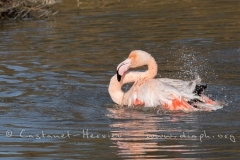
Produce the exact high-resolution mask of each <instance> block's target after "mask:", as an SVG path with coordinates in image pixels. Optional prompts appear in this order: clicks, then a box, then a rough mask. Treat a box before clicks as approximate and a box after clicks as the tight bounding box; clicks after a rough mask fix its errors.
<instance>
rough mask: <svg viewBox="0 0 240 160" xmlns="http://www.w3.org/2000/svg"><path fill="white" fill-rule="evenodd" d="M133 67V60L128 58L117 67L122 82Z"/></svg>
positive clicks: (118, 77)
mask: <svg viewBox="0 0 240 160" xmlns="http://www.w3.org/2000/svg"><path fill="white" fill-rule="evenodd" d="M130 65H131V59H130V58H128V59H126V60H125V61H123V62H122V63H120V64H119V65H118V66H117V79H118V82H120V81H121V78H122V76H123V74H124V73H125V72H126V71H127V70H128V69H129V67H130Z"/></svg>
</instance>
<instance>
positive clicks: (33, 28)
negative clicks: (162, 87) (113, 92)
mask: <svg viewBox="0 0 240 160" xmlns="http://www.w3.org/2000/svg"><path fill="white" fill-rule="evenodd" d="M239 5H240V4H239V2H238V1H225V0H220V1H201V2H200V1H195V0H193V1H184V2H180V1H174V0H171V1H167V2H159V1H154V0H152V1H134V0H133V1H128V2H125V1H122V0H121V1H117V0H116V1H113V0H112V1H111V0H109V1H104V2H101V1H98V2H97V1H96V2H95V1H94V2H93V1H92V2H90V1H84V2H83V3H82V4H81V8H79V9H78V8H77V7H76V1H73V0H72V1H68V2H63V3H62V4H59V5H58V8H59V9H60V13H59V14H58V16H56V17H55V18H54V19H52V20H35V21H32V20H24V21H22V22H15V21H8V22H6V23H5V24H4V25H3V27H2V28H0V37H1V39H0V61H1V63H0V97H1V98H0V113H1V118H0V139H1V147H0V148H1V149H0V157H1V158H2V159H32V158H33V159H41V160H42V159H161V158H165V159H167V158H196V159H201V158H203V159H216V158H225V159H226V158H233V159H239V158H240V153H239V151H240V150H239V143H240V136H239V135H240V130H239V125H240V120H239V111H240V109H239V103H238V102H239V96H240V91H239V90H240V45H239V44H240V32H239V31H240V22H239V16H240V10H239ZM135 49H142V50H145V51H147V52H149V53H151V54H152V55H153V56H154V57H155V59H156V61H157V63H158V69H159V72H158V75H157V77H169V78H181V79H184V80H190V79H192V78H194V75H195V73H198V74H199V75H200V76H201V78H202V80H203V82H204V83H207V84H208V85H209V88H208V90H207V94H208V95H209V96H211V97H212V98H213V99H217V100H220V101H222V102H224V103H225V106H224V108H223V109H220V110H217V111H213V112H196V113H182V112H177V113H171V112H159V113H157V110H146V109H145V110H144V109H132V108H124V107H119V106H116V105H115V104H114V103H113V102H112V100H111V99H110V96H109V94H108V89H107V88H108V84H109V80H110V78H111V77H112V76H113V75H114V74H115V70H116V66H117V64H118V63H119V62H121V61H122V60H124V59H125V58H126V57H127V56H128V54H129V53H130V52H131V51H132V50H135ZM144 69H146V67H143V68H141V70H144Z"/></svg>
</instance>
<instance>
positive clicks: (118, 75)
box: [117, 71, 122, 82]
mask: <svg viewBox="0 0 240 160" xmlns="http://www.w3.org/2000/svg"><path fill="white" fill-rule="evenodd" d="M121 78H122V76H121V75H120V74H118V71H117V80H118V82H120V81H121Z"/></svg>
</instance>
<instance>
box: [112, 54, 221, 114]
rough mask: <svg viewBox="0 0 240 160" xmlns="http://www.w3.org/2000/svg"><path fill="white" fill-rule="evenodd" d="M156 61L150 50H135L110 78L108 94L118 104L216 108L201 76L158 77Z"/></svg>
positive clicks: (174, 107)
mask: <svg viewBox="0 0 240 160" xmlns="http://www.w3.org/2000/svg"><path fill="white" fill-rule="evenodd" d="M143 65H148V70H147V71H145V72H136V71H135V72H133V71H132V72H129V71H128V69H129V68H136V67H140V66H143ZM157 68H158V66H157V63H156V61H155V59H154V58H153V57H152V56H151V55H150V54H149V53H147V52H145V51H141V50H135V51H132V52H131V53H130V55H129V57H128V58H127V59H126V60H125V61H123V62H122V63H120V64H119V65H118V66H117V74H116V75H114V76H113V77H112V78H111V81H110V84H109V88H108V91H109V94H110V96H111V98H112V100H113V101H114V102H115V103H117V104H118V105H128V106H144V107H156V106H163V107H164V108H166V109H168V110H184V111H197V110H215V109H217V108H216V107H215V108H214V106H217V105H218V104H217V102H215V101H212V100H211V99H209V98H208V97H207V96H205V95H204V94H203V91H204V89H206V88H207V86H206V85H201V84H200V82H201V79H200V78H199V77H198V78H197V79H196V80H192V81H182V80H178V79H168V78H158V79H153V78H154V77H155V76H156V75H157ZM130 82H134V84H133V86H132V87H131V88H130V89H129V90H128V91H127V92H123V91H122V89H121V87H122V85H124V84H125V83H130Z"/></svg>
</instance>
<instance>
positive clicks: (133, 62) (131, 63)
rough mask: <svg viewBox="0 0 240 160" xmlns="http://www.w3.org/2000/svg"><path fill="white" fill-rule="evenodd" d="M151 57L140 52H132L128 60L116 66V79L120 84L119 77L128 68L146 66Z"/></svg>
mask: <svg viewBox="0 0 240 160" xmlns="http://www.w3.org/2000/svg"><path fill="white" fill-rule="evenodd" d="M150 58H151V55H150V54H149V53H147V52H145V51H142V50H135V51H132V52H131V53H130V54H129V56H128V58H127V59H126V60H124V61H123V62H121V63H120V64H119V65H118V66H117V79H118V81H119V82H120V81H121V77H122V76H123V74H124V73H125V72H126V71H127V70H128V69H129V68H136V67H140V66H143V65H147V64H148V61H149V59H150Z"/></svg>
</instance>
